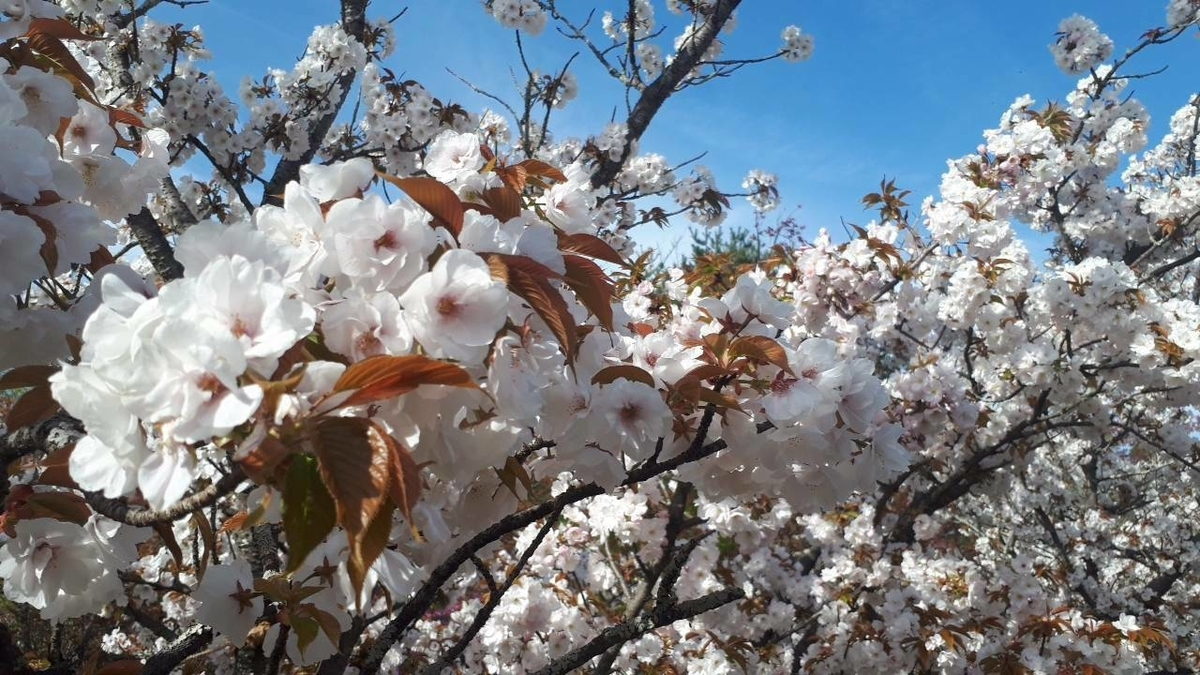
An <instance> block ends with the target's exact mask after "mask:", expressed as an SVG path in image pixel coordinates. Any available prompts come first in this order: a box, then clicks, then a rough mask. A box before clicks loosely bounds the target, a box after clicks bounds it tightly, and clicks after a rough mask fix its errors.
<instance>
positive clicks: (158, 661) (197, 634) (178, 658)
mask: <svg viewBox="0 0 1200 675" xmlns="http://www.w3.org/2000/svg"><path fill="white" fill-rule="evenodd" d="M212 639H213V631H212V629H211V628H209V627H208V626H204V625H201V624H196V625H195V626H192V627H191V628H189V629H187V630H186V631H184V632H183V635H180V636H179V639H178V640H175V641H174V642H172V643H171V644H169V645H167V646H166V648H165V649H163V650H162V651H161V652H159V653H157V654H155V655H154V656H151V657H150V658H148V659H146V666H145V667H144V668H142V675H169V674H170V672H171V671H173V670H175V668H177V667H178V666H179V664H181V663H183V662H184V660H186V659H188V658H190V657H192V656H195V655H196V654H198V653H199V652H200V650H201V649H204V648H205V647H207V646H208V643H210V642H212Z"/></svg>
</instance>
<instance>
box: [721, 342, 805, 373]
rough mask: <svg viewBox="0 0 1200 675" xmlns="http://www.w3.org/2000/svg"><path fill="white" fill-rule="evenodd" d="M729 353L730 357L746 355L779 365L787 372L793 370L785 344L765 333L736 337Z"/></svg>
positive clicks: (760, 361) (754, 359)
mask: <svg viewBox="0 0 1200 675" xmlns="http://www.w3.org/2000/svg"><path fill="white" fill-rule="evenodd" d="M728 354H729V357H730V358H737V357H739V356H745V357H746V358H748V359H750V360H752V361H757V362H759V363H769V364H771V365H773V366H777V367H778V368H779V369H780V370H782V371H784V372H786V373H791V372H792V367H791V366H790V365H788V359H787V352H786V351H784V349H783V346H782V345H780V344H779V343H778V342H776V341H774V340H772V339H771V338H769V337H766V336H763V335H745V336H742V337H739V338H737V339H735V340H734V341H733V342H732V343H730V345H729V352H728Z"/></svg>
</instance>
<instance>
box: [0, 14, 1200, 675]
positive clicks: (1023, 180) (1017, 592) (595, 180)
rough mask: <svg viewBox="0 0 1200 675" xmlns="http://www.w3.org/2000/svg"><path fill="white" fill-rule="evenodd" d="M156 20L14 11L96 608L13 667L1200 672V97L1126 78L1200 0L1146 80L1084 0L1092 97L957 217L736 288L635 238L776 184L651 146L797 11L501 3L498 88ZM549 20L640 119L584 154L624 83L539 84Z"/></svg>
mask: <svg viewBox="0 0 1200 675" xmlns="http://www.w3.org/2000/svg"><path fill="white" fill-rule="evenodd" d="M166 1H167V3H169V4H174V5H187V4H193V3H191V2H190V0H176V1H174V2H172V1H171V0H166ZM161 4H164V3H163V2H162V0H146V1H145V2H143V3H142V4H137V5H129V4H126V3H116V2H82V1H71V2H61V3H57V4H53V3H49V2H45V1H44V0H19V1H18V2H16V3H11V4H10V6H9V7H6V8H3V10H2V12H0V13H3V18H4V21H3V22H0V39H2V40H3V43H2V44H0V57H3V58H4V59H5V60H6V61H7V63H8V66H7V67H6V69H5V71H4V74H3V76H2V77H0V136H2V137H3V145H4V147H5V148H12V149H13V150H12V152H8V153H6V155H5V158H4V159H0V218H2V219H3V226H2V227H0V237H3V242H2V243H3V245H2V246H0V256H3V259H4V262H5V265H4V266H3V267H0V285H3V286H4V290H5V292H6V294H8V295H9V296H10V297H11V298H13V302H12V303H10V304H6V305H3V306H2V308H0V312H3V318H4V321H3V322H0V327H2V328H0V330H4V337H3V340H4V345H5V349H4V350H3V354H2V355H0V367H2V368H5V369H6V371H5V372H4V373H3V375H0V387H4V388H5V389H6V390H8V391H12V392H15V394H16V395H17V397H16V398H15V402H14V403H13V404H12V406H11V409H10V410H9V411H8V414H7V417H6V429H5V431H6V434H5V435H4V437H3V439H2V440H0V450H2V451H3V456H4V459H5V463H6V465H7V466H8V468H9V477H10V478H9V481H8V483H7V484H6V485H5V488H4V489H5V495H4V497H5V498H4V511H3V516H2V520H0V530H2V531H3V546H0V578H2V579H3V584H4V586H3V590H4V594H5V596H6V597H7V598H8V599H9V600H10V601H12V602H14V603H20V605H21V607H24V609H20V610H13V611H12V612H11V615H12V616H20V617H21V618H22V620H23V621H24V624H25V626H27V627H28V626H32V625H34V624H35V623H36V622H38V621H44V622H47V623H46V624H45V625H47V626H51V625H52V626H54V628H53V629H52V630H49V629H48V630H47V634H46V635H45V636H37V635H34V634H33V633H32V632H31V631H30V630H28V629H26V630H25V631H24V634H22V631H21V630H20V629H19V628H18V627H16V626H15V625H10V624H8V623H6V624H5V627H4V629H3V631H2V632H0V638H3V639H0V650H2V651H3V652H4V654H3V655H0V657H7V656H8V655H11V656H10V657H9V661H10V662H12V663H17V664H18V665H17V666H15V668H17V669H18V670H17V672H25V671H27V670H31V669H33V667H34V666H33V665H31V664H30V662H29V655H30V654H37V653H41V654H44V655H45V658H46V660H47V661H48V663H46V664H44V665H46V666H47V667H49V668H50V669H55V670H57V671H60V672H80V671H82V672H89V673H110V674H111V673H118V672H140V673H146V674H149V673H170V672H246V673H258V672H270V673H275V672H319V673H322V674H325V675H330V674H334V673H343V672H360V673H375V672H430V673H437V672H444V671H456V672H497V673H499V672H534V673H546V674H549V673H565V672H570V671H573V670H575V669H579V668H587V669H589V670H590V671H591V672H596V673H609V672H699V673H707V672H712V673H724V672H793V673H798V672H810V671H811V672H846V671H855V672H887V671H897V670H899V671H916V672H926V671H939V672H961V671H981V672H1146V671H1151V670H1158V671H1162V672H1188V671H1187V670H1186V669H1187V668H1188V667H1190V664H1194V663H1196V662H1197V661H1198V650H1200V646H1198V645H1196V644H1195V640H1194V638H1193V637H1192V635H1193V634H1194V633H1195V632H1196V631H1195V626H1196V621H1195V620H1194V612H1195V611H1196V609H1195V608H1194V602H1193V601H1192V598H1193V597H1194V596H1195V592H1196V588H1197V582H1200V578H1198V577H1197V575H1196V572H1195V570H1194V564H1195V560H1196V553H1195V550H1196V546H1195V545H1194V542H1195V541H1196V536H1197V532H1196V529H1195V528H1196V526H1195V525H1194V524H1193V522H1194V520H1195V519H1194V518H1191V517H1189V514H1191V512H1192V511H1193V510H1194V509H1195V508H1196V506H1195V505H1196V503H1197V501H1196V497H1197V494H1196V492H1195V490H1193V489H1192V487H1191V486H1192V482H1193V480H1194V476H1195V475H1196V474H1195V473H1194V472H1195V470H1196V469H1197V466H1196V461H1198V460H1200V456H1198V452H1197V449H1196V447H1195V443H1194V442H1193V441H1192V433H1193V428H1194V426H1195V414H1194V411H1193V409H1192V407H1191V401H1192V400H1193V398H1194V395H1195V393H1196V392H1195V390H1196V386H1197V383H1196V381H1195V379H1194V377H1195V376H1194V375H1193V372H1194V371H1195V368H1194V367H1193V366H1192V364H1193V361H1194V355H1193V352H1194V351H1195V350H1198V349H1200V343H1197V342H1196V340H1195V339H1193V338H1192V337H1190V336H1192V335H1194V334H1195V332H1196V329H1197V328H1198V327H1200V307H1197V299H1198V297H1197V294H1198V293H1200V285H1197V284H1196V283H1195V280H1194V275H1193V274H1191V273H1190V265H1191V263H1193V262H1195V260H1196V259H1197V258H1200V254H1197V253H1196V251H1195V247H1196V244H1195V242H1194V241H1193V238H1194V237H1193V235H1192V232H1193V231H1194V227H1193V224H1194V221H1195V219H1196V214H1197V213H1200V210H1198V209H1200V207H1198V206H1197V205H1196V204H1192V203H1191V201H1192V198H1191V197H1190V196H1189V195H1191V194H1192V193H1193V192H1194V189H1193V186H1192V184H1193V183H1194V182H1195V180H1196V179H1195V169H1196V158H1195V146H1196V140H1197V139H1196V137H1197V128H1198V127H1197V124H1196V120H1197V119H1198V117H1197V114H1198V113H1197V103H1196V101H1197V100H1198V99H1196V97H1195V96H1193V97H1191V98H1189V99H1188V100H1186V101H1183V103H1184V106H1183V108H1181V109H1180V111H1179V112H1178V113H1176V115H1175V116H1174V117H1173V118H1172V120H1171V123H1170V133H1169V134H1167V136H1166V137H1165V138H1164V140H1163V141H1162V143H1160V144H1159V145H1158V146H1156V147H1154V148H1150V149H1147V148H1146V145H1147V136H1146V134H1147V128H1148V123H1149V116H1148V113H1147V112H1146V110H1145V109H1144V107H1143V106H1141V104H1139V103H1138V102H1137V101H1136V100H1135V99H1133V98H1131V97H1130V96H1129V95H1128V92H1127V88H1128V86H1129V82H1130V80H1131V79H1133V78H1137V77H1142V76H1144V74H1145V73H1143V72H1142V71H1137V70H1135V68H1136V67H1138V66H1137V64H1138V63H1139V62H1140V61H1139V59H1142V58H1146V57H1144V56H1143V52H1144V53H1146V54H1147V55H1149V54H1153V53H1154V50H1153V48H1154V47H1155V46H1157V45H1160V44H1163V43H1166V42H1170V41H1173V40H1176V39H1178V38H1180V37H1181V36H1183V35H1185V34H1186V33H1188V32H1189V31H1191V30H1194V28H1193V27H1194V24H1195V23H1196V21H1197V12H1198V11H1200V9H1198V8H1197V6H1196V5H1194V4H1193V3H1192V2H1190V1H1188V0H1174V1H1173V2H1172V3H1171V4H1170V6H1169V7H1168V12H1167V17H1166V24H1165V25H1164V26H1163V27H1159V28H1154V29H1152V30H1150V31H1149V32H1146V33H1145V34H1144V35H1142V36H1141V37H1140V38H1138V41H1137V42H1135V43H1134V44H1133V46H1132V47H1131V48H1130V49H1129V50H1128V51H1126V52H1125V53H1124V54H1122V55H1120V56H1118V57H1117V58H1116V59H1115V60H1112V59H1113V55H1114V53H1115V46H1114V42H1113V40H1112V39H1110V38H1108V37H1106V36H1105V35H1104V34H1102V33H1101V32H1100V31H1099V29H1098V27H1097V26H1096V25H1095V24H1094V23H1092V22H1091V21H1089V20H1088V19H1086V18H1083V17H1079V16H1075V17H1071V18H1069V19H1066V20H1065V21H1064V22H1063V23H1062V25H1061V26H1060V29H1059V33H1058V34H1057V35H1056V36H1055V37H1054V43H1053V45H1052V47H1051V52H1052V56H1053V58H1054V60H1055V62H1056V63H1057V64H1058V65H1059V67H1060V68H1062V70H1064V71H1065V72H1066V73H1067V74H1068V75H1070V76H1072V77H1074V78H1076V79H1077V82H1076V84H1075V85H1074V87H1073V88H1072V89H1071V90H1070V92H1069V93H1068V94H1067V96H1066V98H1065V99H1064V101H1062V102H1059V103H1051V104H1040V105H1039V104H1037V103H1036V102H1035V101H1033V100H1031V99H1029V98H1027V97H1026V98H1021V99H1018V100H1017V101H1016V102H1015V103H1014V104H1013V105H1012V106H1011V107H1010V108H1009V109H1008V110H1007V111H1005V112H1004V114H1003V116H1002V118H1001V121H1000V124H999V126H998V128H997V129H994V130H991V131H988V132H986V133H985V135H984V142H983V143H982V144H981V145H980V147H979V148H978V150H977V151H976V152H975V153H973V154H971V155H968V156H965V157H963V158H961V159H959V160H956V161H954V162H952V163H951V164H950V166H949V169H948V171H947V173H946V174H945V176H944V177H943V182H942V186H941V189H940V194H939V195H938V196H936V197H932V198H929V199H928V200H926V201H925V202H924V203H923V204H922V206H921V210H920V213H919V214H913V213H912V212H911V211H910V210H909V208H908V207H909V203H908V202H907V198H908V193H907V192H905V191H903V190H901V189H900V188H898V187H897V186H896V184H895V183H894V182H890V181H885V182H884V183H883V184H882V185H881V186H880V188H879V190H878V191H877V192H873V193H872V194H869V195H867V197H865V198H864V205H865V206H867V207H868V208H869V209H873V210H876V211H877V212H878V218H877V219H876V220H875V221H873V222H871V223H869V224H867V225H866V226H864V227H856V229H855V230H854V235H853V236H852V237H850V239H849V241H844V242H837V241H835V240H834V239H832V238H831V237H830V236H829V235H828V234H827V233H825V232H821V233H820V234H818V235H817V236H815V237H814V238H813V239H812V240H811V241H801V242H799V245H797V246H794V247H782V246H781V247H778V248H777V249H776V251H775V252H774V253H773V254H772V255H771V256H770V257H768V258H767V259H765V260H762V261H760V262H759V263H758V264H756V265H753V266H747V267H746V268H745V269H735V270H733V271H734V272H735V273H734V274H729V275H725V274H724V273H722V275H721V277H720V278H717V277H716V276H715V275H714V273H713V270H714V269H722V268H720V266H719V265H717V266H713V265H708V266H696V267H695V268H694V269H693V270H692V271H691V272H690V273H687V272H683V271H681V270H670V271H666V272H662V273H654V272H653V269H652V266H651V265H649V264H648V260H647V259H646V257H645V256H642V257H639V258H636V259H631V258H633V257H634V254H635V251H634V248H633V246H632V242H633V240H634V238H635V237H636V228H637V227H638V226H639V225H643V224H646V223H650V222H663V221H666V220H668V219H671V218H679V217H684V218H688V219H691V220H693V221H695V222H698V223H703V224H706V225H717V224H719V223H720V222H721V220H722V218H723V217H724V215H725V213H726V212H727V210H728V209H729V208H730V207H731V202H730V198H731V197H745V198H746V199H747V201H748V202H749V205H750V208H752V209H756V210H757V211H759V212H766V211H768V210H770V209H772V208H774V207H775V206H776V205H777V204H778V193H777V188H776V185H775V183H776V181H775V178H774V176H772V175H771V174H768V173H766V172H765V171H755V172H753V173H751V175H750V176H748V177H747V178H746V179H745V181H743V183H742V189H743V190H744V192H740V193H737V192H729V191H723V190H721V189H719V187H718V186H717V183H716V179H715V177H714V176H713V175H712V174H711V172H709V171H708V170H707V169H704V168H703V167H700V166H696V167H693V168H692V169H691V170H690V172H689V173H688V174H686V175H685V174H683V171H684V169H685V165H684V164H679V165H675V164H672V163H671V161H670V160H668V159H667V158H664V157H662V156H659V155H654V154H644V153H642V152H641V151H640V150H639V141H640V139H641V138H642V136H643V134H644V133H645V132H646V130H647V129H648V128H649V126H650V124H651V123H652V122H653V120H654V118H655V116H656V114H657V112H658V111H659V110H660V109H661V108H662V107H663V106H664V105H668V104H669V99H670V98H671V96H672V95H673V94H675V93H676V92H678V91H680V90H683V89H686V88H688V87H693V86H700V85H703V84H704V83H705V82H707V81H709V80H712V79H714V78H720V77H725V76H729V75H732V74H734V73H735V72H736V71H737V70H739V69H741V68H742V67H747V66H751V65H754V64H756V63H759V62H762V61H767V60H773V59H779V60H784V61H803V60H804V59H806V58H807V57H808V56H809V55H810V54H811V53H812V49H813V41H812V38H811V37H810V36H808V35H807V34H806V33H804V32H803V31H801V30H800V29H799V28H796V27H794V26H789V27H786V28H782V29H781V44H780V45H773V46H768V47H766V51H765V53H763V54H755V55H745V56H742V55H738V56H730V55H726V54H724V53H723V51H724V46H723V43H722V40H721V35H722V33H723V31H728V30H730V29H731V28H732V26H733V21H734V17H735V16H736V14H735V10H737V9H738V5H739V4H740V3H739V2H738V0H709V1H708V2H668V3H666V6H665V12H666V16H657V17H656V11H659V12H661V11H662V9H660V8H656V6H655V5H654V4H652V3H650V2H648V1H643V0H638V1H636V2H630V3H625V4H621V5H620V6H619V7H617V8H614V9H613V10H611V11H609V12H595V13H592V14H587V15H584V16H577V15H576V11H577V10H576V9H575V8H571V7H568V6H567V3H556V2H553V1H552V0H551V1H547V0H492V1H490V2H487V3H484V6H483V9H484V11H487V12H488V13H490V14H491V15H492V16H493V17H495V19H496V20H497V22H498V23H499V24H500V25H501V26H503V27H505V28H508V29H513V30H514V31H515V32H514V36H515V38H514V41H515V48H516V50H517V55H518V57H519V60H520V63H521V66H522V71H521V72H523V76H524V81H523V82H521V83H520V85H521V86H520V87H519V91H518V92H517V93H516V95H515V98H512V101H513V102H511V103H510V102H508V101H509V98H508V97H505V96H503V95H502V94H501V93H498V92H487V93H486V95H488V96H490V97H491V98H492V100H494V101H495V102H496V103H497V104H498V105H499V107H500V109H501V110H500V112H496V111H483V112H479V113H476V112H474V111H469V110H466V109H464V108H463V107H462V106H460V105H456V104H453V103H449V102H446V101H443V100H442V99H439V98H435V96H434V94H433V93H431V92H429V91H427V90H426V89H425V88H424V87H422V86H421V85H420V84H419V83H417V82H413V81H401V80H399V78H397V77H396V76H395V75H394V74H393V72H392V71H391V70H389V69H388V68H387V66H386V59H387V57H388V56H389V54H390V52H391V49H392V47H393V43H394V35H393V31H394V30H396V29H397V28H400V29H402V27H403V17H402V16H400V17H381V18H374V17H368V15H367V11H366V10H367V3H366V2H365V0H343V1H342V2H341V4H340V10H341V12H340V17H339V18H338V20H337V21H336V23H333V24H330V25H326V26H319V27H317V28H316V29H315V30H314V32H313V34H312V36H311V37H310V38H309V40H308V43H307V47H306V49H305V51H304V54H303V56H302V57H301V58H300V59H299V60H297V61H296V63H295V64H294V66H293V67H292V68H291V69H290V70H272V71H270V72H268V73H266V74H265V75H263V76H261V77H259V78H257V79H247V80H246V81H245V82H244V83H243V85H242V86H241V88H240V90H239V92H238V93H239V97H238V99H239V100H238V101H235V100H234V99H232V98H230V97H229V95H227V94H226V93H225V91H224V90H223V89H222V87H221V85H220V83H219V82H218V81H217V78H216V77H214V76H213V75H212V74H211V72H209V71H207V70H206V63H205V61H206V59H207V57H208V56H209V55H208V52H207V50H206V48H205V44H204V35H203V33H202V31H201V30H200V29H199V28H191V29H186V28H184V27H183V26H182V25H178V24H176V25H167V24H162V23H158V22H156V21H155V19H154V11H155V9H156V7H158V6H159V5H161ZM331 9H332V8H331ZM746 10H747V11H753V10H751V9H750V8H749V7H747V8H746ZM550 26H553V28H554V31H555V32H557V33H558V34H559V37H560V38H561V39H566V40H569V41H571V42H574V43H577V44H578V46H579V47H580V52H581V56H582V58H581V59H580V60H582V61H589V60H590V61H591V63H592V64H593V66H598V67H599V68H600V69H601V70H602V72H604V73H607V74H608V76H611V77H612V78H614V79H615V80H617V81H618V82H619V83H620V84H621V85H622V86H623V88H624V89H625V90H626V92H627V93H628V98H627V100H628V105H627V106H626V110H625V119H624V120H623V121H622V122H615V123H612V124H610V125H609V126H608V127H607V128H605V129H599V130H597V132H596V133H595V134H594V135H593V136H591V137H589V138H587V139H559V138H556V137H555V136H554V135H553V134H552V133H551V129H552V118H553V115H554V112H555V111H556V110H558V109H559V108H561V107H562V106H564V105H569V102H570V101H571V100H572V99H573V98H574V97H575V96H576V95H577V93H578V92H577V90H578V80H577V79H576V75H575V72H574V70H573V69H575V68H578V67H582V66H581V65H580V64H577V63H576V59H572V60H571V61H569V62H568V63H567V64H565V65H561V64H560V65H558V66H556V67H554V69H553V70H547V71H545V72H543V71H541V70H537V69H535V68H534V67H533V64H530V63H529V62H528V59H527V58H526V57H525V51H524V48H523V41H527V40H531V39H551V36H548V35H547V36H541V37H539V35H540V34H542V33H547V32H549V31H548V28H549V27H550ZM672 35H676V37H674V38H673V41H672V37H671V36H672ZM1135 57H1136V58H1135ZM350 101H353V102H354V105H352V106H348V105H347V103H348V102H350ZM197 166H204V167H205V168H204V169H203V171H204V172H205V173H203V174H200V173H197V171H198V169H197V168H196V167H197ZM1118 172H1120V173H1118ZM664 200H665V201H664ZM668 203H669V204H674V206H669V207H668V206H664V204H668ZM1026 226H1028V227H1032V228H1035V229H1038V230H1042V231H1045V232H1049V233H1051V234H1052V235H1053V236H1054V240H1055V245H1054V248H1053V250H1052V251H1051V252H1050V253H1049V255H1048V256H1047V257H1046V258H1045V259H1044V260H1042V259H1039V257H1038V256H1037V255H1035V254H1033V253H1031V252H1030V250H1029V248H1028V247H1027V246H1026V245H1025V244H1024V243H1022V241H1021V239H1020V238H1019V237H1018V236H1017V233H1018V231H1019V230H1020V228H1022V227H1026ZM730 267H732V266H730ZM22 651H25V652H27V653H26V654H22V653H21V652H22ZM22 664H24V665H22ZM21 668H24V669H25V670H20V669H21Z"/></svg>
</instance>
